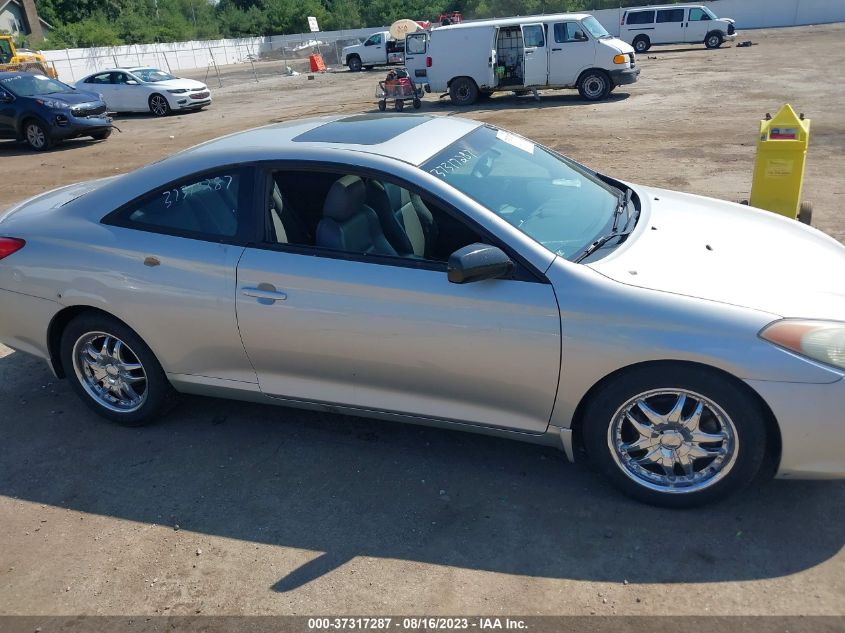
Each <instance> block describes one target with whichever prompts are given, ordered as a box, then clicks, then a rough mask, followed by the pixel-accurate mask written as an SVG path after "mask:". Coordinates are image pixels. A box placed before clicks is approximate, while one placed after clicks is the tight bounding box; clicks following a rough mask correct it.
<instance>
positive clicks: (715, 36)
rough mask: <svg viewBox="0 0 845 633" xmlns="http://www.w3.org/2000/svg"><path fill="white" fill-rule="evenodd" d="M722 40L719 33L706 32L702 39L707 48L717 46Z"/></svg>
mask: <svg viewBox="0 0 845 633" xmlns="http://www.w3.org/2000/svg"><path fill="white" fill-rule="evenodd" d="M723 41H724V40H723V39H722V35H721V33H708V35H707V37H706V38H705V39H704V45H705V46H706V47H707V48H719V47H720V46H721V45H722V42H723Z"/></svg>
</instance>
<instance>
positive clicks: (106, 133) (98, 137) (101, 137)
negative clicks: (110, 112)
mask: <svg viewBox="0 0 845 633" xmlns="http://www.w3.org/2000/svg"><path fill="white" fill-rule="evenodd" d="M110 136H111V130H110V129H109V130H103V131H102V132H95V133H94V134H92V135H91V138H93V139H94V140H95V141H105V140H106V139H107V138H108V137H110Z"/></svg>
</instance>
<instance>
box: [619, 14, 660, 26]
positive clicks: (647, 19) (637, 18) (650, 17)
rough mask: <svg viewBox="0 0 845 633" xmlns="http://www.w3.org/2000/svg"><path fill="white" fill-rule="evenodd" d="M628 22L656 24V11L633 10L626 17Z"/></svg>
mask: <svg viewBox="0 0 845 633" xmlns="http://www.w3.org/2000/svg"><path fill="white" fill-rule="evenodd" d="M625 23H626V24H654V11H632V12H630V13H629V14H628V17H627V18H626V19H625Z"/></svg>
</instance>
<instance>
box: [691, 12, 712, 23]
mask: <svg viewBox="0 0 845 633" xmlns="http://www.w3.org/2000/svg"><path fill="white" fill-rule="evenodd" d="M709 19H710V16H709V15H707V14H706V13H705V12H704V9H690V10H689V21H690V22H704V21H705V20H709Z"/></svg>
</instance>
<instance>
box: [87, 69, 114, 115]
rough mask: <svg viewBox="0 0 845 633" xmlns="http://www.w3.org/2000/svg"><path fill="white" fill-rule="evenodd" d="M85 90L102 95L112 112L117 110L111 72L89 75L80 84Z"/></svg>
mask: <svg viewBox="0 0 845 633" xmlns="http://www.w3.org/2000/svg"><path fill="white" fill-rule="evenodd" d="M80 87H81V88H82V89H83V90H85V91H87V92H93V93H94V94H100V95H103V101H105V102H106V106H107V107H108V109H109V110H110V111H112V112H119V111H120V110H119V109H118V101H117V96H116V94H115V89H114V84H113V83H112V73H110V72H106V73H99V74H96V75H91V76H90V77H88V78H87V79H86V80H85V81H84V82H83V85H82V86H80Z"/></svg>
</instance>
